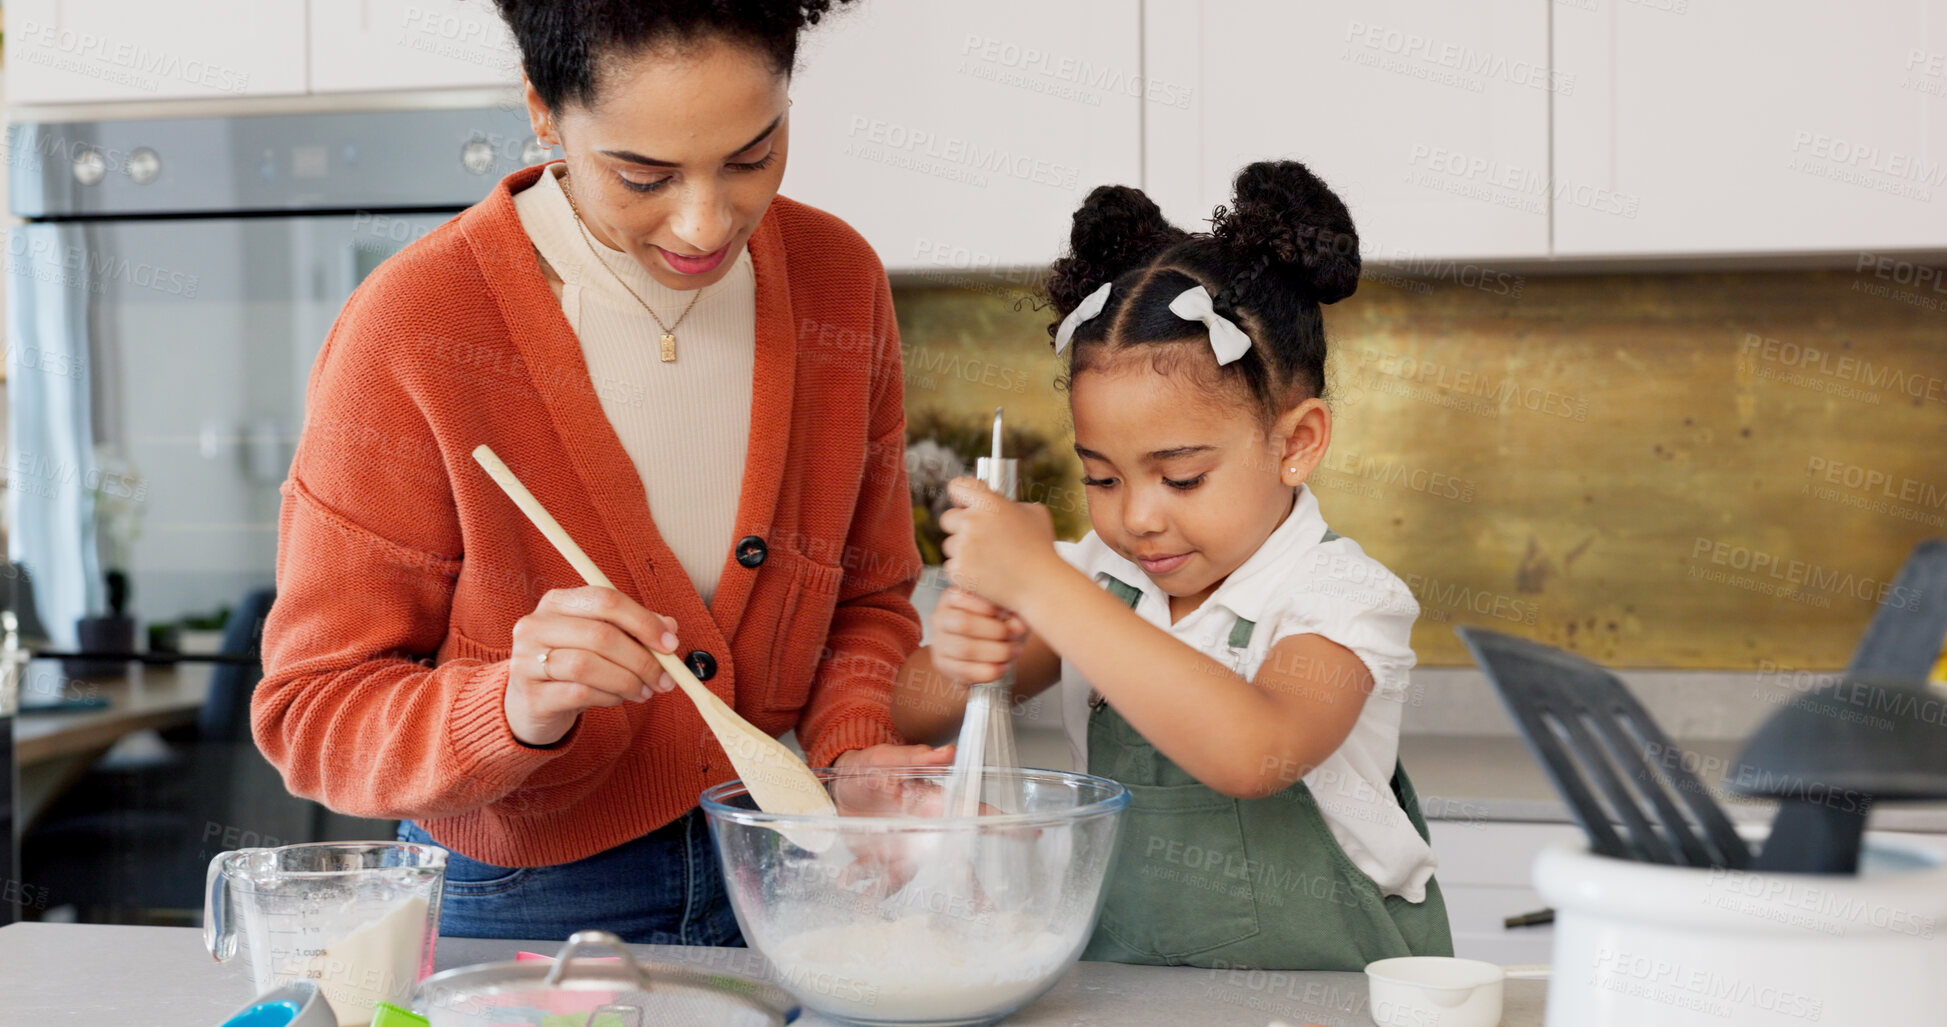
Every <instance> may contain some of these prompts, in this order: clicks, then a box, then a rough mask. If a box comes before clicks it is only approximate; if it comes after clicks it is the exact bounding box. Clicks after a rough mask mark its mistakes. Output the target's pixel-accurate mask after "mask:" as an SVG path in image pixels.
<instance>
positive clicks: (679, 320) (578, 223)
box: [561, 174, 709, 364]
mask: <svg viewBox="0 0 1947 1027" xmlns="http://www.w3.org/2000/svg"><path fill="white" fill-rule="evenodd" d="M561 195H563V196H566V197H567V198H568V209H569V210H570V211H573V212H574V215H575V228H576V229H577V230H579V231H580V232H581V239H582V241H583V242H585V243H587V244H588V252H589V253H591V254H593V255H594V257H595V263H597V264H600V265H601V266H602V270H604V271H607V272H608V273H609V277H611V278H613V279H615V284H617V285H619V286H621V287H622V291H623V292H626V293H628V294H629V295H630V296H632V297H634V298H635V301H636V302H637V303H640V304H642V309H644V310H646V311H648V312H649V316H650V317H651V318H653V319H654V320H655V322H656V327H658V328H660V329H662V330H663V335H662V362H663V363H665V364H673V363H675V362H676V329H677V328H679V327H681V326H682V324H683V319H684V318H686V317H688V316H690V311H692V310H695V309H696V301H697V300H700V299H702V298H703V293H704V291H705V290H707V289H708V288H709V286H707V285H706V286H704V287H703V288H702V289H698V290H696V295H694V296H691V297H690V305H689V306H687V307H684V308H683V312H682V313H681V314H678V315H676V323H675V324H663V319H662V316H661V315H659V314H657V313H656V308H655V307H652V306H650V305H649V301H648V300H645V299H643V298H642V296H641V295H640V294H638V293H637V292H636V291H635V290H634V289H631V288H629V283H628V282H625V281H623V280H622V276H621V275H620V274H617V273H616V271H615V269H614V268H612V267H609V266H608V261H606V260H604V259H602V251H601V250H599V249H597V248H596V246H595V237H594V235H592V234H591V233H590V232H589V231H588V226H587V225H586V224H584V223H583V222H582V220H581V208H580V207H577V206H575V194H574V193H571V192H569V191H568V176H567V175H565V174H564V175H562V176H561Z"/></svg>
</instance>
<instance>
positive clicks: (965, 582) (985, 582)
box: [940, 478, 1067, 680]
mask: <svg viewBox="0 0 1947 1027" xmlns="http://www.w3.org/2000/svg"><path fill="white" fill-rule="evenodd" d="M947 494H948V495H949V496H951V497H953V501H954V502H955V503H956V504H958V506H957V507H955V508H954V509H952V510H948V511H947V512H946V513H944V514H941V515H940V527H942V528H945V529H946V530H947V531H948V532H950V533H951V534H949V535H948V536H947V540H946V545H945V547H944V548H945V551H946V573H947V577H949V578H951V579H952V581H953V583H954V584H956V585H958V586H960V587H961V588H964V589H966V590H968V591H970V592H974V593H977V594H979V595H980V596H981V597H983V598H985V599H988V600H990V601H992V602H994V603H997V604H999V605H1000V606H1002V607H1005V608H1008V609H1013V608H1016V607H1019V606H1020V605H1021V599H1022V598H1023V597H1024V596H1025V595H1026V594H1027V593H1028V591H1029V590H1030V589H1032V588H1033V587H1034V583H1035V582H1036V581H1037V580H1045V579H1042V578H1040V575H1042V574H1045V573H1047V572H1048V571H1049V570H1050V568H1051V567H1066V566H1067V565H1066V564H1064V563H1062V562H1061V557H1060V556H1058V555H1056V553H1055V523H1054V518H1052V517H1050V516H1049V515H1048V508H1047V507H1045V506H1042V505H1041V504H1039V503H1015V502H1011V501H1009V500H1006V499H1002V498H1001V497H1000V496H999V495H997V494H995V493H994V492H993V491H992V490H991V489H989V488H988V487H987V486H985V485H983V484H981V483H980V482H979V481H977V480H975V479H973V478H955V479H953V481H952V482H951V483H949V484H948V485H947ZM989 680H991V679H989Z"/></svg>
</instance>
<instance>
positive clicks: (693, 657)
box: [683, 649, 717, 681]
mask: <svg viewBox="0 0 1947 1027" xmlns="http://www.w3.org/2000/svg"><path fill="white" fill-rule="evenodd" d="M683 662H684V663H686V664H689V668H690V673H692V674H694V675H696V679H697V680H698V681H708V680H710V679H711V678H713V677H716V676H717V658H716V657H714V656H711V655H710V654H709V653H706V652H704V651H703V650H701V649H691V650H690V654H689V655H688V656H685V657H683Z"/></svg>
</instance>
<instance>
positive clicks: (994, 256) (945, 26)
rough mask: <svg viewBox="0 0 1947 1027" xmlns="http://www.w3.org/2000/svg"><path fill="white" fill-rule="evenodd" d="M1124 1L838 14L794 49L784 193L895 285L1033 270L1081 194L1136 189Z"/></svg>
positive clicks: (851, 9) (1134, 102)
mask: <svg viewBox="0 0 1947 1027" xmlns="http://www.w3.org/2000/svg"><path fill="white" fill-rule="evenodd" d="M1138 4H1139V0H1061V2H1059V3H1048V2H1046V0H864V2H862V3H859V4H855V5H848V7H846V8H842V9H840V10H839V11H837V12H835V13H834V14H833V15H831V16H830V17H828V18H827V20H826V21H825V22H824V23H823V24H822V25H820V26H819V27H818V28H816V29H814V30H812V31H810V32H807V33H806V35H805V38H804V41H803V44H802V46H801V48H800V52H799V65H800V69H799V71H798V73H797V75H796V76H795V80H794V82H793V83H792V89H791V92H792V96H793V98H794V100H795V101H796V106H794V107H793V108H792V109H791V152H790V165H789V168H788V169H787V171H786V173H785V178H784V193H785V194H786V195H788V196H791V197H793V198H794V199H798V200H803V201H804V202H806V203H810V204H813V205H814V206H818V207H821V208H824V209H826V210H829V211H831V212H832V213H834V214H837V215H838V216H839V217H842V218H844V219H845V220H846V221H847V222H849V223H850V224H851V225H852V226H853V227H854V228H857V229H858V230H859V231H860V232H861V233H863V234H864V236H865V237H866V239H867V240H869V241H870V242H871V243H872V245H873V247H874V248H875V249H876V250H877V251H878V253H879V257H880V259H881V260H883V261H884V262H885V264H886V266H887V268H888V269H889V270H892V271H895V272H899V271H906V272H924V273H927V274H929V275H935V276H939V277H940V278H943V279H948V280H950V279H952V278H953V277H954V276H959V275H965V274H968V273H978V272H992V271H996V270H1005V269H1016V268H1030V269H1039V268H1045V267H1046V266H1047V264H1048V263H1049V262H1050V261H1051V260H1053V259H1054V258H1055V257H1056V256H1058V255H1059V253H1060V251H1061V249H1062V247H1063V246H1064V245H1065V244H1066V243H1067V239H1068V225H1069V217H1070V215H1072V214H1073V213H1074V210H1075V207H1076V206H1077V205H1078V204H1079V203H1080V201H1081V199H1082V197H1083V196H1086V195H1087V194H1088V191H1089V190H1090V189H1092V188H1094V187H1095V186H1097V185H1102V184H1106V183H1128V184H1137V183H1138V182H1139V181H1140V178H1141V174H1142V167H1141V160H1140V139H1141V126H1140V123H1139V120H1138V119H1139V117H1140V110H1139V106H1140V103H1141V100H1140V94H1141V92H1142V88H1143V80H1142V67H1141V52H1140V42H1139V34H1140V26H1141V20H1140V14H1141V12H1140V9H1139V6H1138ZM1024 280H1025V278H1024Z"/></svg>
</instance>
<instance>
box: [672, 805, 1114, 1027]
mask: <svg viewBox="0 0 1947 1027" xmlns="http://www.w3.org/2000/svg"><path fill="white" fill-rule="evenodd" d="M815 773H817V774H818V776H819V778H820V780H822V781H824V782H825V786H826V787H827V788H828V789H829V790H830V792H831V796H832V802H833V804H834V805H836V806H837V808H838V814H837V815H836V816H819V817H812V816H793V815H782V814H772V813H764V812H760V811H759V810H758V809H757V808H756V804H755V803H753V802H752V801H751V798H750V794H749V792H748V791H747V790H746V789H745V788H744V786H743V785H742V784H741V783H739V782H736V781H732V782H729V783H728V784H723V785H718V786H717V787H715V788H712V789H710V790H709V791H706V792H704V793H703V798H702V806H703V811H704V813H705V815H706V816H707V817H708V818H709V822H710V830H711V832H712V834H713V835H714V836H715V838H716V842H717V850H718V853H719V855H720V857H721V858H722V860H723V869H724V878H725V880H726V881H727V883H728V885H729V889H730V903H731V906H732V907H733V908H734V909H735V910H736V913H737V922H738V923H739V924H740V925H742V927H743V931H744V941H745V942H746V943H747V944H749V945H750V946H751V947H752V948H753V949H755V950H757V951H758V952H759V953H761V954H762V955H763V956H764V957H765V958H766V959H767V960H769V961H770V963H771V965H772V967H773V974H774V979H775V980H776V981H777V983H779V984H781V985H783V986H784V988H785V989H787V990H789V991H790V992H791V993H792V994H793V995H795V996H796V997H797V999H798V1001H800V1002H803V1003H804V1004H805V1005H806V1006H807V1007H809V1008H811V1009H815V1010H817V1011H818V1012H820V1013H823V1014H825V1015H826V1016H830V1017H834V1018H837V1019H840V1020H844V1021H846V1022H848V1023H855V1024H871V1025H893V1024H899V1025H919V1024H925V1025H930V1027H948V1025H963V1024H987V1023H993V1022H995V1021H996V1020H999V1019H1000V1018H1001V1017H1004V1016H1006V1015H1007V1014H1009V1013H1011V1012H1013V1011H1015V1010H1016V1009H1019V1008H1021V1007H1022V1006H1025V1005H1027V1004H1028V1003H1030V1002H1032V1001H1034V1000H1035V999H1036V998H1039V997H1040V996H1041V994H1042V993H1043V992H1045V991H1047V990H1048V989H1049V988H1050V987H1052V986H1053V985H1054V983H1055V982H1056V981H1057V980H1060V979H1061V976H1062V975H1063V974H1064V973H1066V972H1067V971H1068V968H1069V967H1070V966H1071V965H1073V964H1074V962H1075V959H1076V957H1078V956H1079V955H1081V951H1082V947H1083V946H1084V945H1085V944H1087V942H1088V937H1089V935H1090V933H1092V932H1093V931H1094V930H1095V918H1096V915H1097V914H1098V913H1099V912H1100V911H1101V908H1102V881H1103V877H1104V875H1105V874H1106V873H1107V872H1108V870H1109V867H1110V865H1111V860H1112V858H1113V856H1114V854H1115V842H1116V829H1117V827H1118V824H1119V821H1120V819H1121V814H1122V809H1123V807H1124V806H1126V805H1128V803H1129V794H1128V793H1127V792H1126V791H1124V790H1123V787H1122V786H1121V785H1119V784H1117V783H1115V782H1114V781H1110V780H1106V779H1104V778H1099V777H1090V776H1089V775H1087V774H1071V773H1064V772H1061V771H1054V770H1011V771H989V772H988V773H987V776H986V777H985V779H984V780H983V787H982V789H981V792H982V795H983V798H984V799H985V800H986V802H987V803H988V805H985V806H983V815H981V816H975V817H948V816H942V815H941V812H942V810H943V809H944V808H945V803H944V800H943V792H944V787H945V784H946V780H947V776H948V768H945V767H865V768H847V769H843V770H830V769H827V770H819V771H815Z"/></svg>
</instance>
